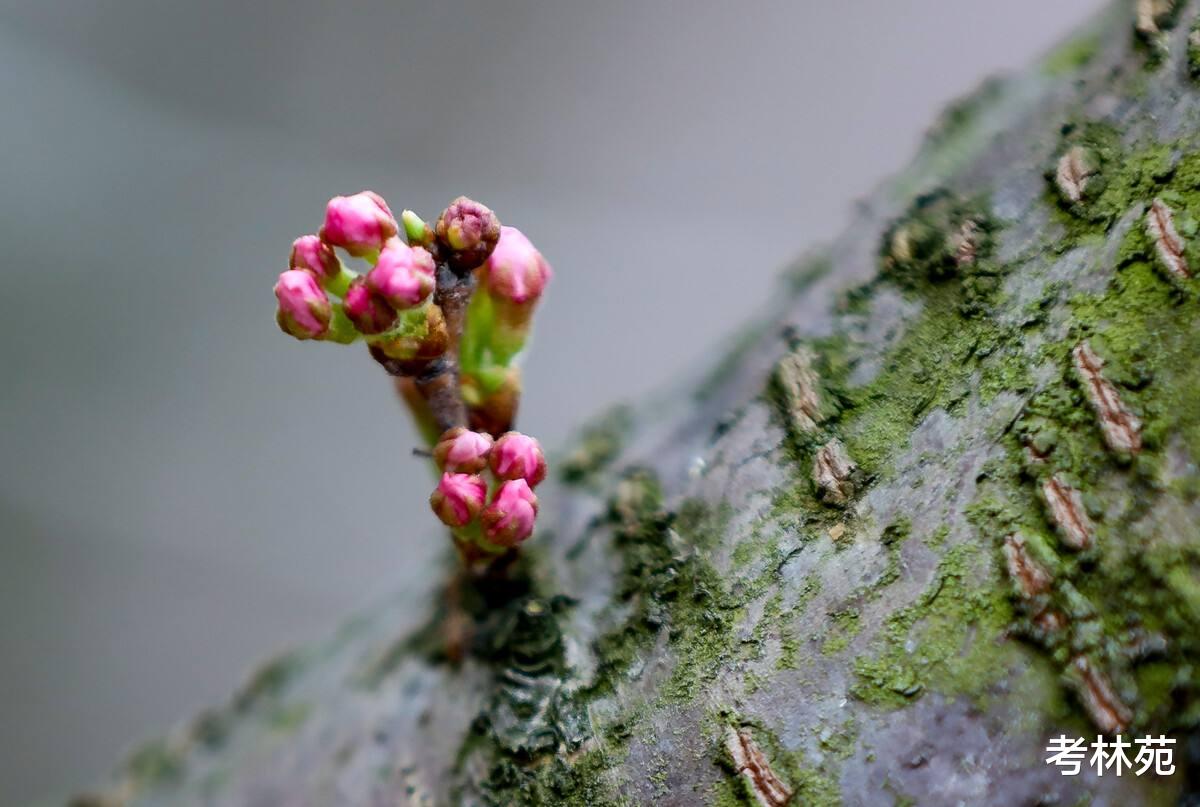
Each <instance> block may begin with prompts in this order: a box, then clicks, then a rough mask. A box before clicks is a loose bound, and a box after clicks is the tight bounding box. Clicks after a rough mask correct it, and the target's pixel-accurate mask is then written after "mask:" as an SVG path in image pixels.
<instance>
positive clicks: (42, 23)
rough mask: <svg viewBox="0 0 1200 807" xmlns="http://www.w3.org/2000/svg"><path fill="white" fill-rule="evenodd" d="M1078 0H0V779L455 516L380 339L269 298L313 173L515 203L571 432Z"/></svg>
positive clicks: (547, 406) (257, 648) (49, 778)
mask: <svg viewBox="0 0 1200 807" xmlns="http://www.w3.org/2000/svg"><path fill="white" fill-rule="evenodd" d="M1100 5H1101V2H1100V0H1055V2H1053V3H1049V2H1046V0H1007V2H1003V3H1001V2H995V0H977V1H976V2H961V0H958V1H956V0H907V1H906V2H896V0H870V1H869V2H868V0H856V1H853V2H840V3H829V2H793V3H775V4H767V3H753V2H751V3H740V4H733V3H727V4H721V3H713V2H701V3H691V4H683V3H678V4H667V3H647V2H634V1H633V0H629V1H628V2H619V3H618V2H604V3H599V2H589V3H584V2H576V3H565V2H556V3H555V2H544V3H533V2H522V3H502V2H495V0H465V2H460V1H459V0H439V2H437V3H428V4H423V5H422V7H420V8H417V7H409V4H403V3H381V2H362V3H354V2H340V3H333V2H325V3H319V2H316V1H315V0H303V1H302V2H295V0H292V1H291V2H284V0H271V1H270V2H267V1H265V0H264V1H262V2H251V3H246V2H233V0H220V2H203V3H201V2H194V3H165V2H163V0H124V1H123V2H118V0H106V1H103V2H102V1H99V0H97V1H95V2H84V0H75V2H66V1H65V0H58V1H56V2H50V1H49V0H25V1H24V2H6V3H3V5H0V104H2V108H3V110H4V111H3V115H2V117H0V121H2V122H0V127H2V128H0V132H2V133H3V135H2V137H3V139H2V141H0V142H2V143H3V152H2V156H0V239H2V240H0V243H2V244H3V247H2V248H0V251H2V254H3V256H4V257H3V260H2V261H0V272H2V273H3V286H2V288H3V291H2V292H0V299H2V300H3V302H4V309H3V313H4V316H3V317H2V318H0V368H2V369H3V381H2V382H0V456H3V463H2V466H0V528H2V530H0V693H2V698H3V700H2V701H0V707H2V708H0V802H2V803H4V804H19V803H23V802H25V801H27V800H29V799H31V798H33V797H35V796H37V795H40V794H46V793H56V792H57V793H61V792H63V791H64V790H65V789H67V788H71V787H75V786H78V785H81V784H84V783H87V782H89V781H90V780H91V779H93V778H94V777H95V776H97V775H98V774H99V773H100V772H101V771H103V770H104V769H106V768H107V767H108V765H109V764H110V763H111V762H112V761H113V760H114V759H115V758H116V757H117V756H118V755H119V754H120V753H121V752H122V751H123V750H124V749H126V748H128V746H129V745H130V744H131V743H132V742H134V741H135V740H137V739H139V738H144V737H145V736H147V735H148V734H152V733H154V732H155V731H157V730H159V729H161V728H163V727H165V726H166V725H168V724H169V723H170V722H172V721H174V720H177V719H179V718H181V717H184V716H186V715H187V714H188V713H189V712H190V711H192V710H193V709H195V708H196V707H198V706H201V705H204V704H207V703H211V702H216V701H219V700H221V699H222V698H223V697H224V696H225V695H226V694H227V693H228V691H229V690H230V688H231V687H233V686H234V685H235V684H236V683H237V682H238V681H239V679H240V678H241V677H242V675H243V674H244V673H245V671H246V669H247V668H248V667H249V666H250V665H251V664H252V662H254V661H255V660H256V659H258V658H260V657H262V656H263V655H264V654H265V653H267V652H268V651H270V650H272V649H275V648H279V647H280V646H283V645H286V644H289V643H295V642H300V641H304V640H308V639H314V638H317V637H320V636H322V635H323V634H324V633H325V632H327V631H328V630H330V629H331V628H332V627H333V626H334V625H335V624H337V623H338V622H339V621H340V620H341V619H342V618H343V617H344V616H345V615H346V614H347V613H348V612H350V611H352V610H353V609H356V608H362V607H365V606H367V605H369V603H370V602H371V601H373V600H376V599H378V598H380V597H382V596H384V595H385V594H386V593H387V592H388V591H389V590H392V589H394V588H395V587H397V586H400V585H403V583H404V579H405V577H404V576H405V575H406V574H410V575H411V574H421V573H423V570H428V569H430V568H431V561H432V558H433V555H434V553H436V552H438V551H440V550H441V548H442V542H441V536H440V534H439V533H438V531H437V530H436V529H434V524H433V521H432V518H431V517H430V516H429V515H428V514H427V509H426V505H425V498H426V496H427V494H428V490H427V489H428V487H429V479H428V476H427V471H426V470H425V469H424V468H423V467H422V466H421V465H420V464H419V463H416V462H414V461H411V460H408V459H405V455H406V453H407V451H408V449H409V448H410V447H411V446H412V445H413V443H414V435H413V433H412V431H411V430H410V428H409V426H408V425H407V423H406V420H405V417H404V414H403V412H402V411H401V410H400V408H399V406H398V405H397V403H396V401H395V400H394V399H393V397H392V395H391V392H390V386H389V384H388V383H387V382H386V380H385V377H384V376H383V374H382V373H381V372H380V371H379V370H378V369H377V368H376V367H374V366H373V365H372V363H371V362H370V360H369V358H368V357H367V356H366V355H365V352H364V351H362V350H361V349H346V348H338V347H336V346H328V345H314V344H299V343H297V342H294V341H292V340H290V339H288V338H286V337H284V336H282V335H281V334H279V333H278V332H277V331H276V330H275V326H274V323H273V321H272V310H273V300H272V297H271V293H270V287H271V284H272V283H273V281H274V277H275V275H276V274H277V273H278V272H279V271H280V270H281V269H282V268H283V266H284V262H285V260H286V257H287V251H288V246H289V244H290V242H291V239H292V238H293V237H295V236H296V235H299V234H301V233H303V232H307V231H311V230H313V229H315V228H316V226H317V225H318V224H319V222H320V216H321V212H322V206H323V203H324V200H325V199H326V198H327V197H328V196H330V195H331V194H333V193H335V192H337V193H346V192H353V191H356V190H358V189H360V188H362V187H371V188H374V189H376V190H378V191H380V192H381V193H383V194H384V195H385V196H386V197H387V198H388V199H389V200H390V201H391V202H392V204H393V206H394V207H395V208H396V209H397V210H399V208H400V207H405V206H407V207H413V208H415V209H417V210H418V211H421V212H423V213H424V214H426V215H427V216H434V215H436V213H437V211H438V210H439V209H440V208H441V207H442V206H443V205H444V204H445V203H446V202H447V201H448V200H449V199H450V198H451V197H452V196H454V195H456V194H458V193H468V194H471V195H473V196H476V197H477V198H479V199H481V200H484V201H486V202H487V203H488V204H490V205H492V206H493V207H494V208H495V209H496V210H497V212H498V213H499V214H500V216H501V218H502V219H503V220H504V221H506V222H510V223H513V224H516V225H518V226H520V227H521V228H522V229H524V230H525V231H526V232H527V233H528V234H530V235H531V237H532V238H533V240H534V241H535V242H536V243H537V244H538V245H539V246H540V247H541V248H542V250H543V252H544V253H545V254H546V255H547V257H548V258H549V259H550V261H551V262H552V263H553V265H554V267H555V268H556V270H557V276H556V278H555V280H554V282H553V285H552V286H551V292H550V295H549V298H548V301H547V304H546V306H545V308H544V311H543V313H542V315H541V318H540V324H539V327H540V329H541V331H542V334H543V338H542V339H541V341H540V342H539V343H537V344H535V347H534V350H533V353H532V355H531V356H530V359H529V362H528V364H527V398H526V401H527V403H526V405H525V407H524V418H523V426H524V427H525V429H526V430H528V431H531V432H533V433H535V434H537V435H539V436H541V437H542V438H543V439H544V440H546V441H547V442H548V443H550V444H551V445H554V444H557V443H560V442H561V441H562V439H563V438H564V437H565V436H566V435H567V434H568V433H569V430H570V428H571V427H572V425H574V424H576V423H578V421H580V420H581V419H582V418H584V417H586V416H587V415H589V414H591V413H594V412H596V411H598V410H599V409H601V408H603V407H604V406H605V405H606V404H609V403H610V402H613V401H615V400H619V399H624V398H630V397H636V396H639V395H642V394H644V393H646V392H647V391H650V390H653V389H655V388H661V385H662V384H663V383H665V382H666V381H667V380H668V379H670V378H671V377H673V376H675V375H676V374H677V373H678V372H679V370H680V369H681V368H684V367H688V366H695V365H699V364H702V363H704V362H707V361H711V360H712V357H713V355H714V354H715V353H717V352H719V345H720V342H721V340H722V337H723V336H725V335H728V334H729V333H730V332H731V331H732V330H733V329H734V328H735V327H736V326H737V324H738V323H739V322H741V321H742V320H744V319H745V318H746V317H748V316H749V315H751V314H752V312H753V311H754V309H755V306H757V305H758V304H759V303H760V302H761V301H762V300H763V298H764V297H765V296H766V295H767V294H768V293H769V290H770V287H771V282H772V278H773V276H774V275H775V273H776V272H777V270H778V269H779V267H781V266H782V265H783V264H785V263H786V262H787V261H788V260H789V259H790V258H792V257H794V256H795V255H796V254H797V253H799V252H800V251H801V250H803V249H804V248H805V247H806V246H810V245H813V244H816V243H819V242H820V240H821V239H823V238H826V237H828V236H830V235H832V234H833V233H834V232H835V231H836V230H837V228H838V227H839V226H840V225H841V223H842V222H843V221H844V219H845V216H846V213H847V210H848V208H849V206H850V205H851V203H852V202H853V200H854V199H855V198H856V197H859V196H861V195H863V194H865V193H866V192H868V191H869V190H870V189H871V188H872V186H873V185H875V184H876V182H877V181H878V180H879V179H880V178H881V177H883V176H885V175H886V174H887V173H889V172H893V171H895V170H897V169H898V168H899V167H901V166H902V165H903V164H904V162H905V160H906V158H908V157H909V156H910V155H911V154H912V152H913V150H914V148H915V146H916V144H917V142H918V140H919V136H920V134H921V132H922V131H923V129H924V127H925V126H926V124H928V123H929V122H930V121H931V120H932V117H933V115H934V114H935V113H936V112H937V111H938V110H939V108H940V107H941V106H942V105H943V104H944V103H945V102H946V101H947V100H948V99H950V98H952V97H954V96H956V95H958V94H961V93H963V92H965V91H967V90H969V89H971V88H972V87H973V86H974V85H975V84H976V83H977V82H978V81H979V79H980V78H981V77H982V76H984V75H985V74H987V73H990V72H992V71H995V70H997V69H1004V68H1014V67H1019V66H1022V65H1024V64H1026V63H1028V62H1029V61H1030V60H1031V59H1032V58H1034V57H1035V56H1036V55H1037V54H1038V53H1039V52H1041V51H1043V50H1044V49H1045V48H1047V47H1048V46H1049V45H1051V44H1052V43H1053V42H1054V41H1055V40H1057V39H1058V38H1059V37H1061V36H1062V35H1063V34H1064V33H1065V32H1066V31H1067V30H1069V29H1070V27H1071V26H1072V25H1073V24H1075V23H1077V22H1079V21H1081V20H1082V19H1083V18H1084V17H1085V16H1086V15H1087V14H1088V13H1089V12H1090V11H1092V10H1093V9H1096V8H1098V7H1099V6H1100ZM547 336H550V337H551V338H546V337H547Z"/></svg>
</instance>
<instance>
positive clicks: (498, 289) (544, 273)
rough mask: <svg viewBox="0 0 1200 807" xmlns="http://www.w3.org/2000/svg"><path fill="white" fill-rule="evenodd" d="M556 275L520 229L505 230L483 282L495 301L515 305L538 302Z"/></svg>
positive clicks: (508, 228) (501, 229)
mask: <svg viewBox="0 0 1200 807" xmlns="http://www.w3.org/2000/svg"><path fill="white" fill-rule="evenodd" d="M552 274H553V273H552V272H551V270H550V264H548V263H546V259H545V258H543V257H542V253H540V252H538V251H537V249H536V248H534V246H533V244H531V243H529V239H528V238H526V237H525V235H524V234H523V233H522V232H521V231H520V230H518V229H517V228H516V227H501V228H500V241H499V243H497V244H496V248H495V249H494V250H492V254H491V255H490V256H489V257H488V259H487V262H486V263H485V264H484V271H483V282H484V284H485V285H486V286H487V289H488V291H489V292H491V294H492V295H493V296H495V297H498V298H500V299H502V300H507V301H509V302H513V303H529V302H533V301H535V300H537V299H538V297H540V296H541V295H542V292H543V291H544V290H545V288H546V283H548V282H549V281H550V276H551V275H552Z"/></svg>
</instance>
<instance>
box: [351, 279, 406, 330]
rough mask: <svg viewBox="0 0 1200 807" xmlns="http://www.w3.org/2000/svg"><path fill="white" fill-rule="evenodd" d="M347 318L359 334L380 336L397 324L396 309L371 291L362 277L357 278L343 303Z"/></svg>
mask: <svg viewBox="0 0 1200 807" xmlns="http://www.w3.org/2000/svg"><path fill="white" fill-rule="evenodd" d="M342 308H344V309H345V311H346V316H347V317H349V318H350V321H351V322H353V323H354V327H355V328H356V329H357V330H358V331H359V333H365V334H371V335H373V334H378V333H383V332H384V331H386V330H388V329H390V328H391V327H392V326H393V325H395V324H396V309H394V308H392V307H391V306H390V305H388V302H387V300H385V299H383V297H381V296H380V295H378V294H376V293H375V292H373V291H371V289H370V288H368V287H367V282H366V281H365V280H363V279H362V278H361V277H358V278H355V279H354V280H353V281H352V282H351V283H350V288H348V289H347V290H346V298H345V299H344V300H343V301H342Z"/></svg>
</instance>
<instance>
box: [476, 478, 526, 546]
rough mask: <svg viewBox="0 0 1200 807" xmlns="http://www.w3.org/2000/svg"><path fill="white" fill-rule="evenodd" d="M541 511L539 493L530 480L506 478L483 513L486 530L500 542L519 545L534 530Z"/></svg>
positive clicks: (495, 541)
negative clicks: (535, 493)
mask: <svg viewBox="0 0 1200 807" xmlns="http://www.w3.org/2000/svg"><path fill="white" fill-rule="evenodd" d="M537 512H538V501H537V496H536V495H534V493H533V490H532V489H531V488H530V487H529V483H528V482H526V481H525V480H524V479H514V480H511V481H509V482H505V483H504V484H503V485H501V486H500V489H499V490H497V491H496V495H495V496H493V497H492V503H491V504H489V505H488V506H487V508H486V509H484V511H483V515H482V516H481V517H480V520H481V522H482V524H483V533H484V535H485V536H486V537H487V539H488V541H490V542H491V543H493V544H496V545H497V546H504V547H511V546H516V545H517V544H519V543H521V542H522V541H524V540H525V539H526V538H528V537H529V536H530V535H532V534H533V525H534V522H535V521H536V520H537Z"/></svg>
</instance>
